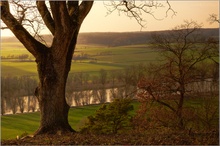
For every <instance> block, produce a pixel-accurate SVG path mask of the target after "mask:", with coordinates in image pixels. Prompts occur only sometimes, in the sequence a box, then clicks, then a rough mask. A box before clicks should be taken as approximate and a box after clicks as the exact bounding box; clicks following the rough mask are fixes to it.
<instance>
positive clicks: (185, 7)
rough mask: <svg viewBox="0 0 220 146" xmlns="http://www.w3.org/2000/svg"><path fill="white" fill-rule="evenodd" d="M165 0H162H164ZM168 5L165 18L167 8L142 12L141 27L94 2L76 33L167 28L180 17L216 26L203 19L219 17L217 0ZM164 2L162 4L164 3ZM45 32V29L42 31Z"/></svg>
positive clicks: (172, 1)
mask: <svg viewBox="0 0 220 146" xmlns="http://www.w3.org/2000/svg"><path fill="white" fill-rule="evenodd" d="M139 2H140V1H139ZM164 2H165V1H162V3H164ZM169 2H170V5H171V6H172V8H173V10H174V11H176V15H175V16H173V13H172V12H171V11H170V12H169V13H168V16H167V17H166V10H167V8H158V9H157V10H154V16H155V17H156V18H158V19H162V20H156V19H155V18H153V17H152V16H151V15H149V14H143V15H142V18H143V19H144V20H145V23H144V24H145V27H144V28H141V26H140V25H139V24H138V23H137V21H136V20H135V19H134V18H129V17H127V16H125V15H124V14H119V13H118V12H117V11H114V12H113V13H111V14H110V15H107V12H108V11H107V9H106V7H105V5H104V3H108V1H105V2H103V1H95V2H94V5H93V7H92V9H91V11H90V12H89V14H88V16H87V17H86V18H85V20H84V22H83V24H82V26H81V29H80V32H133V31H157V30H169V29H172V28H174V27H175V26H177V25H181V24H182V23H183V21H184V20H194V21H197V22H198V23H202V26H203V28H218V27H219V24H218V23H213V24H210V23H209V22H208V21H207V19H208V17H209V15H210V14H213V13H214V14H217V15H218V16H219V1H218V0H209V1H205V0H197V1H193V0H183V1H179V0H170V1H169ZM164 4H165V3H164ZM43 33H44V34H46V33H48V31H47V30H44V31H43ZM1 35H2V36H11V35H12V36H13V34H12V33H10V30H3V31H2V32H1Z"/></svg>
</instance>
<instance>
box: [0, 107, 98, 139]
mask: <svg viewBox="0 0 220 146" xmlns="http://www.w3.org/2000/svg"><path fill="white" fill-rule="evenodd" d="M98 108H99V105H93V106H85V107H77V108H76V107H75V108H71V109H70V111H69V122H70V125H71V126H72V127H73V128H74V129H75V130H78V128H79V127H80V126H81V123H82V122H83V120H84V119H85V118H86V117H87V116H89V115H92V114H93V113H94V112H95V111H96V109H98ZM39 123H40V113H39V112H36V113H25V114H17V115H5V116H2V117H1V139H14V138H16V136H17V135H19V136H20V135H22V134H23V133H28V134H33V133H34V131H36V130H37V128H38V127H39Z"/></svg>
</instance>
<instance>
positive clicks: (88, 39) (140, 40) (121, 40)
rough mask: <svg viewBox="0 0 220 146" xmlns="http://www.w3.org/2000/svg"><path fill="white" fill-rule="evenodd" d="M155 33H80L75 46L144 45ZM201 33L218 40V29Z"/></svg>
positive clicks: (6, 40) (50, 39)
mask: <svg viewBox="0 0 220 146" xmlns="http://www.w3.org/2000/svg"><path fill="white" fill-rule="evenodd" d="M153 32H155V31H149V32H146V31H144V32H94V33H80V34H79V36H78V41H77V44H84V45H88V44H95V45H105V46H124V45H137V44H146V43H149V42H150V41H151V34H152V33H153ZM166 32H167V31H156V33H160V34H163V33H166ZM202 33H203V34H204V35H205V36H206V37H214V38H217V39H218V38H219V29H218V28H205V29H202ZM44 38H45V40H46V42H51V41H52V36H49V35H45V36H44ZM2 42H18V40H17V39H16V38H13V37H4V38H2Z"/></svg>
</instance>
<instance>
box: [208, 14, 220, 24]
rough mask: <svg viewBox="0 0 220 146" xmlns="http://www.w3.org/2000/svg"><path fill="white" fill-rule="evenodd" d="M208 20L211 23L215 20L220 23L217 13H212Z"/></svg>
mask: <svg viewBox="0 0 220 146" xmlns="http://www.w3.org/2000/svg"><path fill="white" fill-rule="evenodd" d="M208 21H209V22H210V24H213V23H215V22H217V23H220V20H219V18H218V15H217V14H210V15H209V18H208Z"/></svg>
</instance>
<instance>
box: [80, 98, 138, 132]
mask: <svg viewBox="0 0 220 146" xmlns="http://www.w3.org/2000/svg"><path fill="white" fill-rule="evenodd" d="M131 101H132V100H131V99H128V98H124V99H121V98H116V99H114V101H113V102H112V103H110V104H109V105H106V104H104V105H103V106H101V107H100V108H99V109H98V110H97V111H96V113H95V115H93V116H89V117H88V122H86V124H85V126H84V127H83V128H82V129H81V131H82V132H88V133H97V134H116V133H118V132H119V131H123V130H124V129H126V128H128V127H130V122H131V118H132V116H131V115H130V113H129V112H130V111H132V110H133V109H134V108H133V105H131Z"/></svg>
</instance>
